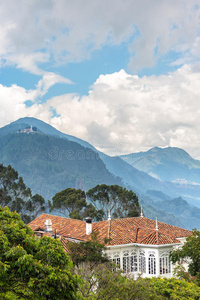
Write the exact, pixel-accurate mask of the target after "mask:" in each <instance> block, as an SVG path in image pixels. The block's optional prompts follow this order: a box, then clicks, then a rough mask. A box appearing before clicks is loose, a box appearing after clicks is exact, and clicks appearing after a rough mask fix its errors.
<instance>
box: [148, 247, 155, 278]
mask: <svg viewBox="0 0 200 300" xmlns="http://www.w3.org/2000/svg"><path fill="white" fill-rule="evenodd" d="M149 274H156V258H155V252H154V251H150V252H149Z"/></svg>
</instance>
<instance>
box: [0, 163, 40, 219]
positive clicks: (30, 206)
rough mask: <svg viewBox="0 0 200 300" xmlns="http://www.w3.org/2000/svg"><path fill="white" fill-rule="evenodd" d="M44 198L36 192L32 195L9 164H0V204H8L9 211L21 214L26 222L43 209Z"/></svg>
mask: <svg viewBox="0 0 200 300" xmlns="http://www.w3.org/2000/svg"><path fill="white" fill-rule="evenodd" d="M44 202H45V201H44V198H43V197H42V196H40V195H38V194H36V195H34V196H32V193H31V190H30V189H29V188H27V187H26V185H25V184H24V182H23V179H22V177H19V175H18V172H17V171H15V169H13V168H12V167H11V166H10V165H9V166H8V167H5V166H3V165H2V164H0V205H1V206H2V207H4V206H8V207H9V208H10V210H11V211H16V212H18V213H20V214H21V217H22V219H23V220H24V221H25V222H26V223H28V222H30V221H31V220H33V219H35V218H36V217H37V215H38V214H39V213H41V212H42V211H44V210H45V206H44Z"/></svg>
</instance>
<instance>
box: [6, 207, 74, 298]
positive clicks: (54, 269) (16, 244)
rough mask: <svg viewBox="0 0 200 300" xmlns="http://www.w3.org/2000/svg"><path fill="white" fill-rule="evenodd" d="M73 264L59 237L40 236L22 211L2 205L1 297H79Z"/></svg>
mask: <svg viewBox="0 0 200 300" xmlns="http://www.w3.org/2000/svg"><path fill="white" fill-rule="evenodd" d="M71 267H72V262H71V260H70V258H69V257H68V256H67V254H66V252H64V250H63V247H62V244H61V243H60V241H59V240H55V239H52V238H50V237H42V238H41V239H38V238H37V237H36V236H35V235H34V233H33V231H32V230H31V229H30V228H29V227H28V226H27V225H25V224H24V222H23V221H22V220H21V218H20V216H19V214H17V213H16V212H10V210H9V208H7V207H5V208H2V207H0V299H24V300H25V299H26V300H29V299H30V300H32V299H35V300H39V299H44V300H45V299H52V300H54V299H69V300H72V299H78V298H77V293H76V291H77V287H78V283H79V279H78V278H77V276H74V275H72V274H71V272H70V268H71Z"/></svg>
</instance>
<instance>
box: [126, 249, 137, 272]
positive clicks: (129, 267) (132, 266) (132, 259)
mask: <svg viewBox="0 0 200 300" xmlns="http://www.w3.org/2000/svg"><path fill="white" fill-rule="evenodd" d="M123 270H124V272H126V273H129V272H136V271H137V270H138V262H137V252H136V251H135V250H132V251H128V250H125V251H123Z"/></svg>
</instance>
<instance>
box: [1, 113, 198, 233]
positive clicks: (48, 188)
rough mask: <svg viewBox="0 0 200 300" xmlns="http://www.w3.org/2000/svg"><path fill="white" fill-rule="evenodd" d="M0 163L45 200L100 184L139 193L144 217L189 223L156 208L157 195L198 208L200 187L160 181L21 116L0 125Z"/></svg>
mask: <svg viewBox="0 0 200 300" xmlns="http://www.w3.org/2000/svg"><path fill="white" fill-rule="evenodd" d="M157 149H159V148H157ZM155 150H156V149H154V151H155ZM156 151H157V150H156ZM142 156H145V155H144V153H141V154H140V157H141V158H142ZM0 163H3V164H4V165H8V164H11V165H12V166H13V167H14V168H15V169H16V170H17V171H18V172H19V174H20V176H22V177H23V179H24V181H25V183H26V185H27V186H29V187H30V188H31V189H32V191H33V193H39V194H41V195H42V196H43V197H44V198H45V199H46V200H48V199H51V197H52V196H54V195H55V193H57V192H59V191H61V190H62V189H65V188H67V187H75V188H81V189H84V190H87V189H89V188H91V187H93V186H95V185H97V184H102V183H105V184H108V185H109V184H119V185H122V186H125V187H126V188H129V189H132V190H133V191H134V192H136V193H137V195H138V196H139V199H140V200H141V202H143V203H144V207H145V209H146V213H145V215H146V216H147V217H150V216H153V217H155V216H158V217H160V218H161V219H162V220H163V221H164V222H170V223H171V224H173V225H177V226H179V225H178V224H182V226H183V227H186V226H187V225H185V220H184V218H183V215H182V216H181V217H180V218H179V216H178V215H177V216H174V214H173V213H172V212H170V213H168V210H167V208H166V207H164V206H163V207H164V208H163V209H162V207H159V204H158V203H157V200H158V199H157V195H158V194H159V193H160V194H161V195H166V198H165V197H164V198H163V199H162V201H168V200H169V199H170V200H171V199H174V198H178V197H179V196H181V197H183V198H184V199H186V200H187V201H189V203H191V204H193V205H194V204H196V203H197V206H198V205H199V206H200V201H199V200H198V197H199V195H200V186H198V185H188V184H185V185H183V184H182V183H181V184H180V183H173V182H166V181H161V180H158V179H157V178H155V177H152V176H150V175H149V174H147V173H145V172H144V171H141V170H139V169H136V168H135V167H133V166H131V165H130V164H129V163H128V162H127V161H124V159H122V158H120V157H110V156H108V155H106V154H104V153H102V152H99V151H97V150H96V149H95V148H94V147H93V146H92V145H90V144H89V143H87V142H85V141H83V140H81V139H78V138H76V137H73V136H70V135H67V134H64V133H62V132H59V131H58V130H56V129H55V128H53V127H52V126H50V125H48V124H46V123H45V122H42V121H40V120H37V119H34V118H22V119H19V120H17V121H15V122H13V123H11V124H9V125H7V126H5V127H3V128H0ZM149 191H151V192H152V195H150V194H148V192H149ZM161 198H162V197H161ZM188 199H189V200H188ZM159 201H160V200H159ZM188 205H189V204H188ZM189 206H190V207H191V205H189ZM177 211H178V207H177ZM195 222H196V219H195V220H194V223H195ZM197 222H199V227H200V221H198V220H197ZM195 224H196V223H195ZM196 227H198V226H196ZM190 229H191V228H190Z"/></svg>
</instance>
